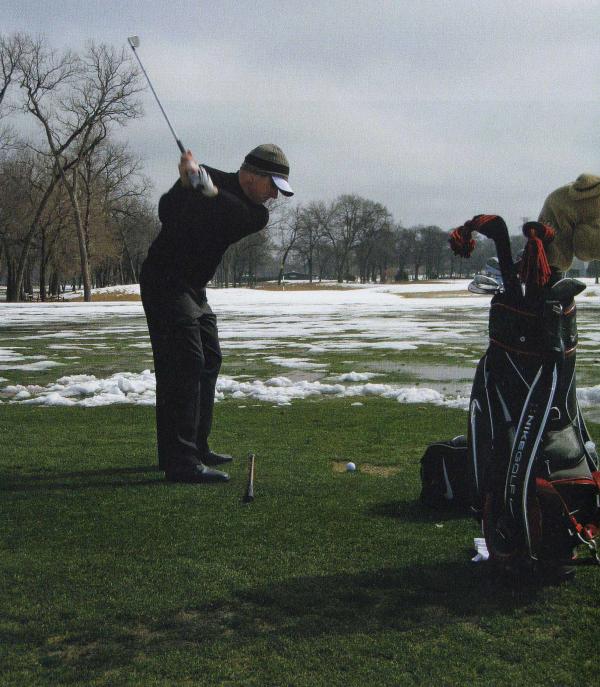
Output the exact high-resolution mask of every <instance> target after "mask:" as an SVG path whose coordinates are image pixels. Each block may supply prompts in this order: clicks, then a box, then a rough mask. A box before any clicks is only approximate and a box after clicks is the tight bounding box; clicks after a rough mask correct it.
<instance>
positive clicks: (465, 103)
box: [0, 0, 600, 231]
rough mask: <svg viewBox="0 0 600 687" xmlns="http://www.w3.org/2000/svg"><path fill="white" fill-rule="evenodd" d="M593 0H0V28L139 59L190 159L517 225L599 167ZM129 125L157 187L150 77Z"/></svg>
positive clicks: (160, 159) (168, 166)
mask: <svg viewBox="0 0 600 687" xmlns="http://www.w3.org/2000/svg"><path fill="white" fill-rule="evenodd" d="M598 26H600V0H533V1H530V2H523V0H516V1H513V0H498V1H496V0H473V1H468V0H429V1H428V0H417V1H416V2H404V1H402V0H396V1H391V0H390V1H382V0H381V1H380V0H369V1H368V2H364V1H361V2H355V1H353V0H350V2H348V0H345V1H344V2H340V1H339V0H328V1H318V2H311V1H304V2H301V1H295V2H292V1H287V0H279V1H277V2H272V1H271V0H253V1H251V0H248V1H246V0H237V1H236V2H233V1H229V0H212V1H211V2H206V1H204V0H201V1H199V0H196V1H195V2H189V1H188V0H161V1H157V0H145V1H144V2H130V1H128V0H120V1H119V2H114V1H113V0H98V1H95V0H61V2H54V3H45V2H41V1H39V0H38V1H35V2H34V1H31V0H3V2H2V6H1V9H0V31H1V32H3V33H11V32H13V31H24V32H28V33H30V34H43V35H45V36H46V37H47V38H48V40H49V41H50V43H51V44H52V45H53V46H54V47H56V48H65V47H71V48H75V49H79V48H81V47H83V46H84V44H85V42H86V41H88V40H90V39H93V40H94V41H96V42H105V43H109V44H112V45H115V46H127V36H129V35H133V34H137V35H139V37H140V40H141V45H140V47H139V49H138V54H139V56H140V57H141V59H142V61H143V63H144V66H145V67H146V70H147V71H148V73H149V75H150V78H151V79H152V81H153V84H154V87H155V89H156V91H157V92H158V95H159V97H160V98H161V101H162V103H163V106H164V108H165V110H166V111H167V114H168V115H169V118H170V119H171V122H172V124H173V126H174V128H175V130H176V131H177V133H178V135H179V137H180V138H181V140H182V141H183V142H184V144H185V145H186V146H188V147H189V148H191V149H192V151H193V152H194V153H195V154H196V156H197V157H198V159H200V161H204V162H206V163H208V164H210V165H212V166H215V167H219V168H221V169H225V170H230V171H233V170H235V169H237V168H238V167H239V164H240V162H241V161H242V159H243V157H244V155H245V154H246V153H247V152H248V151H249V150H250V149H251V148H253V147H254V146H255V145H257V144H258V143H267V142H273V143H277V144H279V145H280V146H281V147H282V148H283V149H284V151H285V152H286V154H287V156H288V158H289V160H290V165H291V174H290V183H291V184H292V186H293V187H294V189H295V191H296V197H295V198H296V200H297V201H298V202H301V203H304V202H309V201H312V200H331V199H333V198H335V197H336V196H337V195H339V194H341V193H356V194H359V195H362V196H364V197H366V198H369V199H371V200H375V201H378V202H381V203H383V204H385V205H386V206H387V207H388V208H389V210H390V211H391V212H392V213H393V215H394V217H395V219H396V220H397V221H399V222H402V223H403V224H404V226H413V225H415V224H437V225H439V226H441V227H442V228H444V229H447V228H451V227H453V226H456V225H458V224H462V222H463V221H464V220H466V219H468V218H470V217H471V216H472V215H474V214H477V213H480V212H485V213H498V214H501V215H503V216H504V217H505V219H506V220H507V222H508V224H509V226H510V229H511V231H517V230H518V229H519V228H520V224H521V218H522V217H531V218H535V217H537V214H538V212H539V210H540V208H541V205H542V202H543V200H544V198H545V196H546V195H547V194H548V193H549V192H550V191H551V190H553V189H554V188H556V187H557V186H560V185H562V184H564V183H567V182H569V181H572V180H573V179H575V178H576V177H577V176H578V175H579V174H580V173H582V172H591V173H595V174H598V175H600V104H599V98H598V93H599V92H600V83H599V75H600V69H599V66H600V40H599V38H598ZM144 106H145V116H144V118H143V119H142V120H140V121H138V122H135V123H134V124H132V125H130V126H129V127H128V128H127V130H126V131H125V134H126V137H127V139H128V140H129V142H130V145H131V148H132V149H133V151H134V152H136V153H138V154H140V155H141V156H142V157H143V158H144V160H145V168H146V171H147V173H148V175H149V176H150V177H151V178H152V179H153V182H154V184H155V193H154V198H155V199H157V198H158V197H159V195H160V193H162V192H163V191H165V190H166V189H167V188H168V187H169V186H170V185H171V183H172V182H173V180H174V179H175V177H176V166H177V160H178V150H177V147H176V145H175V142H174V140H173V139H172V138H171V134H170V132H169V130H168V128H167V125H166V123H165V122H164V120H163V119H162V115H161V114H160V110H159V109H158V106H157V105H156V103H155V101H154V100H153V99H152V96H151V94H150V92H148V93H147V94H146V95H145V96H144Z"/></svg>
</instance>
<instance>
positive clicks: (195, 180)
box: [127, 36, 200, 188]
mask: <svg viewBox="0 0 600 687" xmlns="http://www.w3.org/2000/svg"><path fill="white" fill-rule="evenodd" d="M127 42H128V43H129V45H130V46H131V49H132V50H133V54H134V55H135V58H136V60H137V61H138V64H139V65H140V68H141V70H142V72H143V73H144V76H145V77H146V81H147V82H148V86H150V90H151V91H152V94H153V95H154V97H155V99H156V102H157V103H158V106H159V107H160V111H161V112H162V113H163V116H164V118H165V120H166V122H167V124H168V125H169V129H170V130H171V133H172V134H173V138H174V139H175V142H176V143H177V147H178V148H179V150H180V151H181V153H182V154H184V153H185V152H186V149H185V146H184V145H183V143H182V142H181V140H180V139H179V137H178V136H177V134H176V133H175V129H173V127H172V125H171V122H170V121H169V118H168V117H167V113H166V112H165V110H164V108H163V106H162V105H161V103H160V100H159V99H158V95H156V91H155V90H154V86H153V85H152V81H150V77H149V76H148V73H147V72H146V70H145V69H144V65H143V64H142V61H141V60H140V57H139V55H138V54H137V50H136V48H139V46H140V38H139V36H129V38H128V39H127ZM188 176H189V178H190V183H191V184H192V187H193V188H197V187H198V185H199V184H200V177H199V175H198V174H193V173H191V172H190V173H189V175H188Z"/></svg>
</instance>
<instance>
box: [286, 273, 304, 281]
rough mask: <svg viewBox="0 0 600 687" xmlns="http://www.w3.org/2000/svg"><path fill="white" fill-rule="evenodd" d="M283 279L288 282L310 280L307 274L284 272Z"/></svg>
mask: <svg viewBox="0 0 600 687" xmlns="http://www.w3.org/2000/svg"><path fill="white" fill-rule="evenodd" d="M283 278H284V279H287V280H288V281H299V280H302V281H304V280H308V279H310V277H309V276H308V274H303V273H302V272H284V273H283Z"/></svg>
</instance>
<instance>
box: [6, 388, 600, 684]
mask: <svg viewBox="0 0 600 687" xmlns="http://www.w3.org/2000/svg"><path fill="white" fill-rule="evenodd" d="M361 400H363V402H364V405H363V406H352V405H351V401H350V400H331V399H330V400H323V401H319V402H310V401H302V402H294V404H293V405H291V406H285V407H272V406H270V405H268V404H253V403H251V402H248V403H247V404H246V405H247V407H245V408H239V407H238V403H236V402H235V401H233V400H229V401H224V402H222V403H219V404H218V406H217V410H216V424H215V430H214V434H213V447H214V448H215V449H217V450H231V451H233V452H234V453H235V454H236V455H237V456H238V458H237V460H236V462H235V464H234V465H233V467H232V468H231V471H230V472H231V474H232V481H231V482H230V483H229V484H226V485H215V486H197V485H170V484H167V483H165V482H164V481H163V479H162V475H161V473H159V472H158V471H157V470H156V469H155V457H154V452H155V447H154V435H153V431H154V425H153V409H152V408H147V407H129V406H111V407H104V408H94V409H84V408H66V409H65V408H35V407H31V406H19V405H9V404H3V405H1V406H0V432H1V436H2V449H1V451H0V491H1V500H0V684H1V685H3V687H7V686H15V687H16V686H18V687H23V686H26V685H36V686H37V685H107V686H108V685H110V686H111V687H113V686H116V685H140V686H144V687H149V686H154V685H161V686H163V685H164V686H165V687H166V686H172V685H202V686H212V685H228V686H233V685H236V686H238V685H242V686H246V685H248V686H254V685H256V686H260V687H264V686H265V685H269V686H271V685H272V686H275V685H277V686H284V685H285V686H287V685H293V686H298V687H300V686H303V687H304V686H306V687H309V686H310V687H315V686H316V687H320V686H323V687H325V686H326V687H332V686H337V685H339V686H340V687H341V686H346V685H357V686H359V685H361V686H362V685H389V686H396V685H407V686H408V685H410V686H413V685H549V684H554V685H561V686H569V685H578V686H581V685H592V684H596V683H597V679H598V678H597V674H598V669H597V658H596V632H597V627H598V624H599V621H600V611H599V610H598V596H599V592H600V569H598V567H597V566H596V567H594V566H591V565H589V566H587V565H582V566H581V567H580V568H579V570H578V574H577V578H576V580H575V581H574V582H573V583H571V584H569V585H565V586H560V587H550V588H532V587H523V588H520V589H513V588H511V587H508V586H505V585H502V584H500V583H499V582H498V581H497V580H494V579H493V578H491V577H490V576H489V575H488V573H487V572H486V568H485V566H484V565H476V564H473V563H471V562H470V558H471V555H472V553H471V552H470V545H471V543H472V540H473V537H474V536H477V535H478V531H477V527H476V525H475V523H474V522H472V521H471V520H470V519H469V518H465V517H460V516H458V515H456V514H451V513H447V514H440V513H436V512H433V511H430V510H427V509H425V508H423V507H422V506H421V505H420V503H419V501H418V494H419V474H418V466H419V458H420V456H421V454H422V452H423V450H424V447H425V445H426V444H427V443H428V442H430V441H433V440H436V439H443V438H449V437H451V436H454V435H455V434H457V433H461V432H463V431H464V429H465V427H466V414H465V413H464V412H461V411H457V410H456V411H455V410H448V409H444V408H437V407H434V406H425V405H400V404H398V403H396V402H393V401H390V400H384V399H377V398H369V399H361ZM590 430H591V432H592V434H593V435H594V436H598V435H599V433H600V427H599V426H597V425H591V426H590ZM248 451H255V452H256V454H257V464H256V499H255V501H254V503H252V504H250V505H247V506H244V505H242V495H243V491H244V486H245V478H246V461H245V455H246V454H247V452H248ZM346 460H353V461H354V462H356V464H357V466H358V471H357V472H356V473H353V474H351V473H345V472H340V471H339V469H338V466H339V463H340V462H342V461H346ZM377 467H379V468H392V467H393V468H396V469H394V470H383V469H380V470H377V469H374V468H377ZM398 468H399V469H398Z"/></svg>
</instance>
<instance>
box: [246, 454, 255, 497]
mask: <svg viewBox="0 0 600 687" xmlns="http://www.w3.org/2000/svg"><path fill="white" fill-rule="evenodd" d="M245 498H246V500H247V501H251V500H252V499H254V453H251V454H250V455H249V456H248V485H247V487H246V496H245Z"/></svg>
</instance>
